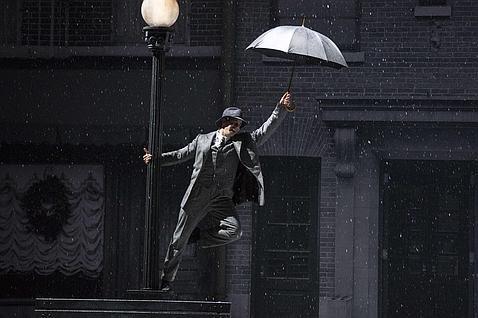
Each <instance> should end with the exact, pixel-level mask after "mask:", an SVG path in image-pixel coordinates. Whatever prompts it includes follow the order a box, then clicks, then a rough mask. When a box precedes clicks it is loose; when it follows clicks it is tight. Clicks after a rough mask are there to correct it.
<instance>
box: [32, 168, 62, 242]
mask: <svg viewBox="0 0 478 318" xmlns="http://www.w3.org/2000/svg"><path fill="white" fill-rule="evenodd" d="M69 194H70V191H69V190H68V188H67V187H66V186H65V184H63V182H61V180H60V179H59V178H58V177H57V176H47V177H46V178H45V180H40V181H38V182H35V183H34V184H32V185H31V186H30V187H29V188H28V190H27V191H26V193H25V195H24V196H23V200H22V201H23V204H22V205H23V209H24V211H25V212H26V215H27V218H28V225H27V228H28V229H29V230H30V231H32V232H34V233H37V234H39V235H42V236H44V237H45V240H46V241H48V242H52V241H54V240H56V238H57V236H58V234H60V232H61V230H62V229H63V225H65V223H66V221H67V220H68V217H69V216H70V213H71V211H70V202H69V201H68V195H69Z"/></svg>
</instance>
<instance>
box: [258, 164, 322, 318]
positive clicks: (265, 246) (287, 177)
mask: <svg viewBox="0 0 478 318" xmlns="http://www.w3.org/2000/svg"><path fill="white" fill-rule="evenodd" d="M262 162H263V171H264V180H265V190H266V204H265V207H263V208H260V209H259V210H258V212H257V214H256V217H255V223H254V230H253V231H254V233H255V237H254V251H253V253H254V273H253V277H254V281H253V304H254V307H253V313H254V317H257V318H259V317H261V318H262V317H275V318H279V317H284V318H285V317H287V318H292V317H317V316H318V310H319V302H318V292H319V279H318V276H319V275H318V273H319V264H318V240H317V237H318V235H317V232H318V231H317V229H318V213H319V210H318V202H319V171H320V160H319V159H316V158H302V157H300V158H299V157H268V158H263V159H262Z"/></svg>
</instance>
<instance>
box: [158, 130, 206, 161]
mask: <svg viewBox="0 0 478 318" xmlns="http://www.w3.org/2000/svg"><path fill="white" fill-rule="evenodd" d="M198 137H199V135H198V136H196V138H194V140H193V141H191V142H190V143H189V144H188V145H187V146H185V147H183V148H181V149H178V150H174V151H169V152H165V153H162V154H161V166H172V165H175V164H178V163H182V162H185V161H188V160H189V159H192V158H194V156H195V154H196V147H197V142H198Z"/></svg>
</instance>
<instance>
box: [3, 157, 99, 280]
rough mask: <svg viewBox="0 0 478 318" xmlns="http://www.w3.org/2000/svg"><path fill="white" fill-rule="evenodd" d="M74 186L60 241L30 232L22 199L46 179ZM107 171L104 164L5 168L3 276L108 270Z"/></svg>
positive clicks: (96, 273) (90, 274)
mask: <svg viewBox="0 0 478 318" xmlns="http://www.w3.org/2000/svg"><path fill="white" fill-rule="evenodd" d="M47 175H48V176H52V175H53V176H56V177H58V178H59V179H60V181H61V182H62V183H63V184H64V185H65V186H66V187H67V188H68V190H69V193H68V194H67V198H68V201H69V203H70V215H69V217H68V219H67V221H66V223H65V224H64V225H63V228H62V231H61V232H60V234H59V235H58V236H57V238H56V240H53V241H48V240H45V238H44V237H42V236H41V235H38V234H36V233H35V232H33V231H31V230H29V224H28V223H29V219H28V217H27V214H26V212H25V211H24V210H23V208H22V198H23V196H24V194H25V193H26V191H27V190H28V189H29V188H30V187H31V186H32V185H33V184H35V183H37V182H39V181H41V180H44V178H45V176H47ZM104 210H105V195H104V170H103V167H102V166H98V165H0V274H6V273H22V272H25V273H26V272H28V273H32V272H34V273H37V274H40V275H49V274H52V273H53V272H60V273H62V274H64V275H75V274H79V273H81V274H83V275H85V276H87V277H91V278H96V277H98V276H99V275H100V273H101V271H102V269H103V245H104Z"/></svg>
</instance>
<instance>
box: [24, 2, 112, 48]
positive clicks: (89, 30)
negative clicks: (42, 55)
mask: <svg viewBox="0 0 478 318" xmlns="http://www.w3.org/2000/svg"><path fill="white" fill-rule="evenodd" d="M20 10H21V11H20V17H21V30H20V32H21V43H22V45H44V46H102V45H108V44H109V43H111V40H112V23H113V17H112V15H113V5H112V0H25V1H23V3H22V6H21V8H20Z"/></svg>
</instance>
